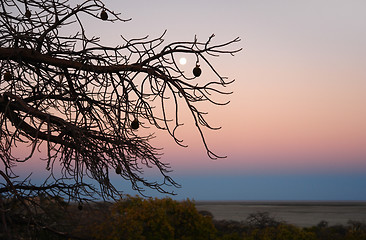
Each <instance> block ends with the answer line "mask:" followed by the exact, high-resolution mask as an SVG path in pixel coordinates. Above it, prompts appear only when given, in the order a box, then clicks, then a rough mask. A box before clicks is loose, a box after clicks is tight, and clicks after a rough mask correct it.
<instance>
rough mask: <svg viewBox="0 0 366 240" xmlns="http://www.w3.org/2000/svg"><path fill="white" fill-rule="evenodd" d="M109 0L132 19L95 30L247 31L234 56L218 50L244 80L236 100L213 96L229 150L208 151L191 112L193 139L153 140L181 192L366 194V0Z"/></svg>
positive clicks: (181, 34) (221, 65) (185, 134)
mask: <svg viewBox="0 0 366 240" xmlns="http://www.w3.org/2000/svg"><path fill="white" fill-rule="evenodd" d="M104 2H105V4H106V5H107V6H109V7H110V8H111V9H113V10H114V11H116V12H121V13H122V16H123V17H125V18H132V21H129V22H126V23H115V24H107V23H105V22H98V23H93V26H90V28H89V29H90V32H89V33H90V34H92V33H94V32H95V35H98V36H101V41H102V42H103V43H111V44H119V43H120V38H119V35H121V34H122V35H124V36H125V37H126V38H135V37H143V36H146V35H149V36H150V37H158V36H160V35H161V33H163V32H164V30H168V31H167V34H166V37H165V39H166V40H165V43H166V44H168V43H170V42H173V41H191V40H193V38H194V36H195V35H196V36H197V38H198V39H199V40H201V41H205V40H206V39H207V38H208V37H209V36H210V35H211V34H213V33H214V34H215V36H216V37H215V40H214V41H215V42H216V43H221V42H225V41H230V40H232V39H234V38H236V37H240V38H241V39H242V40H241V42H239V43H237V44H236V45H235V47H237V48H243V50H242V51H241V52H239V53H238V54H236V55H235V56H234V57H232V56H222V57H220V58H218V59H213V63H214V65H215V68H216V69H217V70H218V71H219V72H220V73H221V74H222V75H224V76H228V77H229V78H230V79H235V80H236V81H235V82H234V83H233V84H232V85H231V86H229V87H228V89H229V90H230V91H234V93H233V94H232V95H229V96H226V97H224V98H223V100H230V104H229V105H227V106H224V107H221V106H220V107H216V106H215V107H212V106H207V111H208V112H209V115H208V120H209V121H210V122H211V123H212V124H213V125H215V126H221V127H222V129H221V130H219V131H209V132H207V131H206V132H205V133H206V137H207V142H208V144H209V146H210V149H211V150H213V151H214V152H215V153H218V154H219V155H226V156H227V158H225V159H219V160H211V159H209V158H208V157H207V155H206V153H205V149H204V147H203V145H202V143H201V141H200V138H199V136H198V134H197V132H195V131H194V129H193V127H192V125H190V124H189V119H187V122H188V124H187V125H186V127H185V128H183V129H182V130H181V132H180V136H181V137H182V138H183V139H184V140H185V143H186V144H188V145H189V146H188V148H181V147H179V146H177V145H176V144H175V143H174V141H173V140H172V139H171V138H169V136H167V135H166V134H165V133H162V132H156V135H157V138H156V139H155V140H154V142H153V143H154V144H155V146H157V147H163V148H164V150H163V152H164V156H163V157H162V161H163V162H169V163H170V164H171V167H172V169H173V170H174V171H173V172H172V173H171V176H172V177H173V178H174V179H175V180H176V181H177V182H178V183H180V184H181V185H182V187H181V188H179V189H174V188H168V189H169V190H173V191H174V192H176V193H177V195H176V196H174V198H176V199H185V198H191V199H195V200H236V201H239V200H268V201H271V200H324V201H327V200H334V201H339V200H351V201H353V200H356V201H365V200H366V188H365V187H364V185H365V183H366V123H365V122H366V121H365V120H366V94H365V93H366V45H365V43H366V15H365V14H364V10H365V9H366V2H365V1H363V0H360V1H357V0H353V1H347V0H343V1H339V0H328V1H326V0H320V1H319V0H317V1H315V0H308V1H290V0H287V1H285V0H279V1H266V0H261V1H258V0H252V1H246V0H240V1H239V0H237V1H234V0H227V1H221V0H220V1H218V0H210V1H208V0H201V1H193V0H185V1H167V0H154V1H143V2H141V1H128V2H126V1H112V0H109V1H104ZM90 24H91V23H90ZM187 64H190V62H188V63H187ZM204 77H205V76H204V74H203V75H202V78H204ZM148 177H149V176H148ZM154 177H155V176H151V178H154ZM117 186H120V188H121V189H122V190H126V192H127V193H132V194H133V192H132V191H130V190H129V186H128V184H125V183H124V184H119V183H118V184H117ZM147 192H148V194H151V195H152V196H158V197H161V195H158V194H157V193H155V192H151V191H147Z"/></svg>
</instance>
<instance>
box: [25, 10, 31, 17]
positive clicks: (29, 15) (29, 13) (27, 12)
mask: <svg viewBox="0 0 366 240" xmlns="http://www.w3.org/2000/svg"><path fill="white" fill-rule="evenodd" d="M24 16H25V17H26V18H30V17H31V16H32V14H31V12H30V11H29V9H27V10H26V11H25V13H24Z"/></svg>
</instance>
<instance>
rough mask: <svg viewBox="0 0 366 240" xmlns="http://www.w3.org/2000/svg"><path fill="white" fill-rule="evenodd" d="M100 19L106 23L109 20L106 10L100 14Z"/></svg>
mask: <svg viewBox="0 0 366 240" xmlns="http://www.w3.org/2000/svg"><path fill="white" fill-rule="evenodd" d="M100 18H101V19H102V20H103V21H106V20H107V19H108V14H107V12H106V11H105V10H102V12H101V13H100Z"/></svg>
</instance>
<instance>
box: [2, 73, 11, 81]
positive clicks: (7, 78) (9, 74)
mask: <svg viewBox="0 0 366 240" xmlns="http://www.w3.org/2000/svg"><path fill="white" fill-rule="evenodd" d="M11 79H12V76H11V73H10V72H9V71H7V72H5V73H4V80H5V81H10V80H11Z"/></svg>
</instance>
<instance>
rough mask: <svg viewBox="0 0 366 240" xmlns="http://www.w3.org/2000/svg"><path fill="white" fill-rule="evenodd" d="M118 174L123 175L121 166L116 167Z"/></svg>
mask: <svg viewBox="0 0 366 240" xmlns="http://www.w3.org/2000/svg"><path fill="white" fill-rule="evenodd" d="M116 173H117V174H121V173H122V168H121V166H120V165H118V166H117V167H116Z"/></svg>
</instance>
